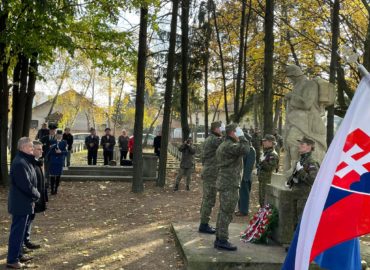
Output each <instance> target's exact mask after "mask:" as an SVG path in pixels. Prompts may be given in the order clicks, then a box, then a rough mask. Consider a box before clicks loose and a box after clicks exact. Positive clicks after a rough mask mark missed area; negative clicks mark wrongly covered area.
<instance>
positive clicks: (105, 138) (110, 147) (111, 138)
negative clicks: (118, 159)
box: [100, 135, 116, 152]
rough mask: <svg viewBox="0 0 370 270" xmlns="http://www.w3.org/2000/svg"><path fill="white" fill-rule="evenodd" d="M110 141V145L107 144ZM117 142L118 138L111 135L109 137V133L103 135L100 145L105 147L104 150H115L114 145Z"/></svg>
mask: <svg viewBox="0 0 370 270" xmlns="http://www.w3.org/2000/svg"><path fill="white" fill-rule="evenodd" d="M107 143H109V145H107ZM115 144H116V139H115V138H114V136H112V135H110V136H109V138H108V136H107V135H104V136H103V137H101V140H100V145H101V146H102V147H103V150H104V151H109V152H113V149H114V145H115Z"/></svg>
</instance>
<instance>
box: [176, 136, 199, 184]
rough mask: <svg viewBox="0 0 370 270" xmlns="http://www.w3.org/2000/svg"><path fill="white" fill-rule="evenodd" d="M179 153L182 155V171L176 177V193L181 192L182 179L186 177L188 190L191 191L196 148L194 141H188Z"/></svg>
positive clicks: (180, 148)
mask: <svg viewBox="0 0 370 270" xmlns="http://www.w3.org/2000/svg"><path fill="white" fill-rule="evenodd" d="M179 151H180V152H181V153H182V155H181V162H180V170H179V173H178V175H177V177H176V182H175V187H174V189H173V190H174V191H178V190H179V184H180V181H181V179H182V177H186V190H187V191H189V190H190V181H191V173H192V172H193V167H194V154H195V148H194V146H193V140H192V139H191V138H189V139H187V140H186V141H185V142H184V143H183V144H182V145H181V146H180V147H179Z"/></svg>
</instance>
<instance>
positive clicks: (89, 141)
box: [85, 128, 99, 165]
mask: <svg viewBox="0 0 370 270" xmlns="http://www.w3.org/2000/svg"><path fill="white" fill-rule="evenodd" d="M85 145H86V149H87V164H88V165H96V159H97V157H98V148H99V136H96V131H95V128H90V135H89V136H87V137H86V138H85Z"/></svg>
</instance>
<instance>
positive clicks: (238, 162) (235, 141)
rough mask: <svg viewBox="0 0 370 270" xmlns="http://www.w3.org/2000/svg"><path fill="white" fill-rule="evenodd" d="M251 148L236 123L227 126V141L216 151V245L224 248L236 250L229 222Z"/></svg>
mask: <svg viewBox="0 0 370 270" xmlns="http://www.w3.org/2000/svg"><path fill="white" fill-rule="evenodd" d="M249 149H250V144H249V141H248V140H247V139H246V138H245V137H244V133H243V131H242V130H241V128H240V127H237V125H236V124H230V125H228V126H227V127H226V138H225V141H224V142H223V143H222V144H221V145H220V146H219V147H218V149H217V151H216V158H217V165H218V167H219V172H218V178H217V182H216V187H217V190H218V192H219V194H220V199H219V200H220V209H219V212H218V216H217V232H216V240H215V242H214V247H215V248H218V249H224V250H236V249H237V247H236V246H234V245H232V244H231V243H230V242H229V241H228V238H229V224H230V222H231V221H232V218H233V213H234V210H235V206H236V204H237V202H238V199H239V187H240V181H241V174H242V171H243V157H244V156H245V155H246V154H247V153H248V151H249Z"/></svg>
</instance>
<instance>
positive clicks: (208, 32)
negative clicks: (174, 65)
mask: <svg viewBox="0 0 370 270" xmlns="http://www.w3.org/2000/svg"><path fill="white" fill-rule="evenodd" d="M208 2H209V1H208ZM209 6H210V5H209V4H208V5H207V7H208V8H207V16H208V20H207V24H206V25H205V27H206V28H205V29H206V40H205V43H206V45H205V49H206V51H205V56H204V134H205V137H206V138H207V137H208V71H209V43H210V40H211V26H210V21H211V18H210V10H209Z"/></svg>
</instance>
